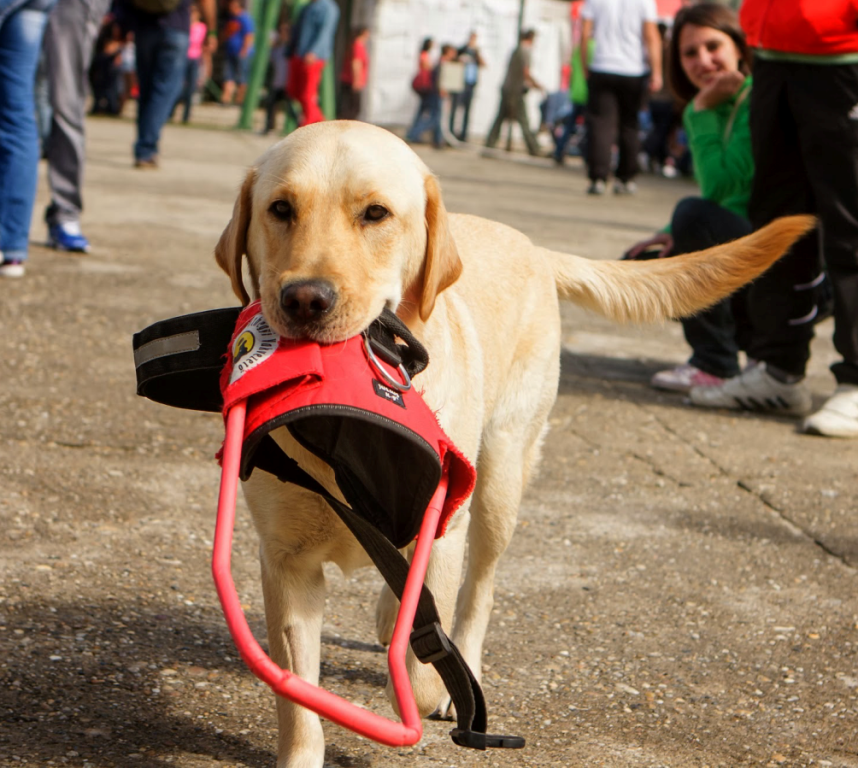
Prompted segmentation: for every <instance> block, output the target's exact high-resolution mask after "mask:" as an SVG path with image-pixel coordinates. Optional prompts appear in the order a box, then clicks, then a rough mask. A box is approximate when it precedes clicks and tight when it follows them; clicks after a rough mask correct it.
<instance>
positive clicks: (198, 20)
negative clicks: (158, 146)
mask: <svg viewBox="0 0 858 768" xmlns="http://www.w3.org/2000/svg"><path fill="white" fill-rule="evenodd" d="M207 35H208V28H207V27H206V25H205V22H204V21H202V17H201V14H200V7H199V6H198V5H197V4H196V3H194V4H193V5H192V6H191V27H190V31H189V37H188V58H187V60H186V61H185V78H184V82H183V84H182V92H181V93H180V94H179V100H178V101H177V102H176V107H178V106H179V105H182V123H183V124H184V125H187V124H188V121H189V120H190V119H191V107H193V104H194V97H195V96H196V95H197V90H198V89H199V87H200V71H201V64H202V63H203V54H204V53H205V45H206V36H207ZM174 111H175V107H174Z"/></svg>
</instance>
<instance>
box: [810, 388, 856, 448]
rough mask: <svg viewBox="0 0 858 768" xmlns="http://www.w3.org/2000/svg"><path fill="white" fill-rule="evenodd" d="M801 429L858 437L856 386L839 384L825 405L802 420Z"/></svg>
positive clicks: (836, 435)
mask: <svg viewBox="0 0 858 768" xmlns="http://www.w3.org/2000/svg"><path fill="white" fill-rule="evenodd" d="M802 429H803V430H804V431H805V432H807V433H808V434H811V435H823V436H824V437H858V386H856V385H854V384H841V385H839V386H838V387H837V389H835V390H834V394H833V395H832V396H831V397H829V398H828V400H826V402H825V405H823V406H822V408H820V409H819V410H818V411H817V412H816V413H814V414H812V415H810V416H808V417H807V418H806V419H805V420H804V424H803V425H802Z"/></svg>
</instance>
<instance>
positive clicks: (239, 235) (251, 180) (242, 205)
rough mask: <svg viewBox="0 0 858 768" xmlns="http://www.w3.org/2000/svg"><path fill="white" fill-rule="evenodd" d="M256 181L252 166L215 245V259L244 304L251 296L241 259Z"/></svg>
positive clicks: (246, 303) (254, 170)
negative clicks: (244, 277)
mask: <svg viewBox="0 0 858 768" xmlns="http://www.w3.org/2000/svg"><path fill="white" fill-rule="evenodd" d="M255 183H256V169H255V168H251V169H250V170H249V171H248V172H247V176H246V177H245V179H244V183H243V184H242V185H241V191H240V192H239V193H238V197H237V198H236V200H235V207H234V208H233V209H232V219H230V222H229V224H227V225H226V229H225V230H224V231H223V234H222V235H221V236H220V240H218V243H217V245H216V246H215V259H216V260H217V263H218V266H219V267H220V268H221V269H222V270H223V271H224V272H226V273H227V274H228V275H229V279H230V280H231V281H232V290H233V291H234V292H235V295H236V296H238V298H239V299H241V303H242V304H243V305H244V306H247V305H248V304H249V303H250V296H249V295H248V293H247V289H246V288H245V287H244V281H243V280H242V277H241V259H242V256H244V254H245V253H246V252H247V228H248V226H249V225H250V215H251V200H252V197H253V185H254V184H255Z"/></svg>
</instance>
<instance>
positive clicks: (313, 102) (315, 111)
mask: <svg viewBox="0 0 858 768" xmlns="http://www.w3.org/2000/svg"><path fill="white" fill-rule="evenodd" d="M325 63H326V62H324V61H314V62H313V63H312V64H305V65H304V82H303V83H302V85H303V88H302V92H301V98H300V99H299V100H300V102H301V108H302V109H303V111H304V123H303V124H304V125H310V124H311V123H321V122H323V121H324V119H325V115H324V114H323V113H322V110H321V109H320V108H319V84H320V83H321V82H322V72H323V71H324V69H325Z"/></svg>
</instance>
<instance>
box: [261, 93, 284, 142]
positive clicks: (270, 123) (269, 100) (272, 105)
mask: <svg viewBox="0 0 858 768" xmlns="http://www.w3.org/2000/svg"><path fill="white" fill-rule="evenodd" d="M283 98H284V95H283V90H282V89H281V88H269V89H268V95H267V96H266V97H265V133H269V132H270V131H273V130H274V120H275V116H276V114H277V104H278V102H279V101H280V100H281V99H283Z"/></svg>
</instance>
